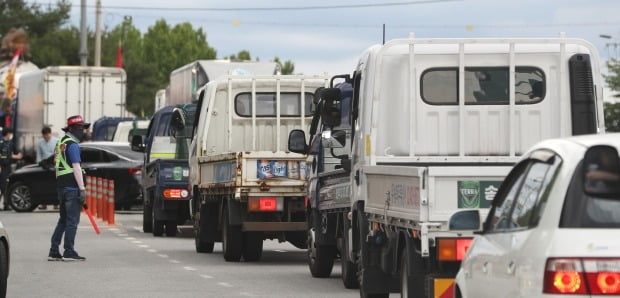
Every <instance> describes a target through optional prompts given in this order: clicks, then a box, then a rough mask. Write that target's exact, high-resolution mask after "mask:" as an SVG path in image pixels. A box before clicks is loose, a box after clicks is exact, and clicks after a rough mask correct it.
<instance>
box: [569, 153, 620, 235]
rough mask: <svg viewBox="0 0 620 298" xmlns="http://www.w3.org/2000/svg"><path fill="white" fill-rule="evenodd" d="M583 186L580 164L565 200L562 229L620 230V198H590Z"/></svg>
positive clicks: (581, 166)
mask: <svg viewBox="0 0 620 298" xmlns="http://www.w3.org/2000/svg"><path fill="white" fill-rule="evenodd" d="M583 184H584V182H583V164H582V163H580V164H579V166H578V167H577V168H576V169H575V173H574V174H573V177H572V179H571V183H570V186H569V187H568V191H567V193H566V198H565V199H564V206H563V208H562V217H561V219H560V228H620V198H619V197H616V198H597V197H592V196H588V195H586V194H585V192H584V190H583Z"/></svg>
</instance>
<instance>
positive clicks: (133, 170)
mask: <svg viewBox="0 0 620 298" xmlns="http://www.w3.org/2000/svg"><path fill="white" fill-rule="evenodd" d="M129 174H130V175H139V174H142V167H135V168H129Z"/></svg>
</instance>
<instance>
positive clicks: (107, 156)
mask: <svg viewBox="0 0 620 298" xmlns="http://www.w3.org/2000/svg"><path fill="white" fill-rule="evenodd" d="M101 153H102V154H103V160H104V161H105V162H113V161H117V160H119V158H118V156H116V155H115V154H112V153H110V152H106V151H102V152H101Z"/></svg>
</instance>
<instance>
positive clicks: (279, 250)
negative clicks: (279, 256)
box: [274, 249, 286, 252]
mask: <svg viewBox="0 0 620 298" xmlns="http://www.w3.org/2000/svg"><path fill="white" fill-rule="evenodd" d="M274 251H277V252H286V250H281V249H276V250H274Z"/></svg>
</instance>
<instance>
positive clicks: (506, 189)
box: [486, 161, 529, 232]
mask: <svg viewBox="0 0 620 298" xmlns="http://www.w3.org/2000/svg"><path fill="white" fill-rule="evenodd" d="M528 165H529V161H523V162H521V163H519V164H518V165H517V166H515V168H514V169H513V170H512V172H511V173H510V175H509V176H508V177H506V180H504V182H503V183H502V186H501V187H500V189H499V191H498V193H497V195H496V196H495V198H494V199H493V207H492V209H491V211H490V212H489V219H487V221H488V223H487V225H488V226H487V229H486V231H487V232H495V231H501V230H506V229H508V228H509V227H510V217H509V216H510V210H511V209H512V205H513V203H514V201H515V196H516V194H517V192H518V190H519V187H520V186H521V182H522V181H523V179H524V177H525V175H526V174H527V169H528Z"/></svg>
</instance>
